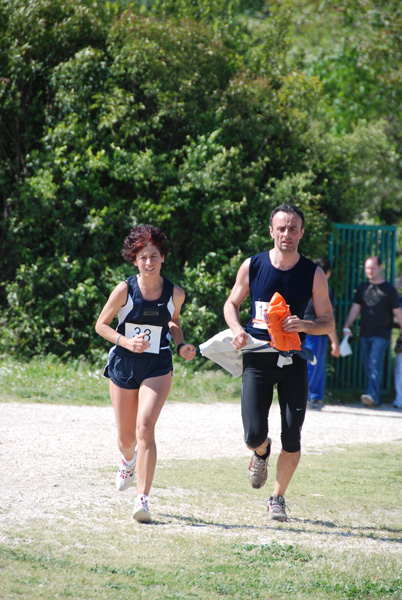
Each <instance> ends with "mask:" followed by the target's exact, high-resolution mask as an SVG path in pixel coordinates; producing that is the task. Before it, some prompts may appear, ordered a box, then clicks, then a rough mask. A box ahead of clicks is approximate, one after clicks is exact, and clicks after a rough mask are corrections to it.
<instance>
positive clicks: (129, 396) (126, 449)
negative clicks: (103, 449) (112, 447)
mask: <svg viewBox="0 0 402 600" xmlns="http://www.w3.org/2000/svg"><path fill="white" fill-rule="evenodd" d="M109 389H110V398H111V400H112V405H113V409H114V415H115V419H116V427H117V446H118V448H119V450H120V452H121V453H122V455H123V456H124V458H125V460H126V461H127V462H130V461H131V460H132V459H133V457H134V451H135V446H136V425H137V411H138V390H126V389H124V388H120V387H117V385H115V384H114V383H113V382H112V381H110V384H109Z"/></svg>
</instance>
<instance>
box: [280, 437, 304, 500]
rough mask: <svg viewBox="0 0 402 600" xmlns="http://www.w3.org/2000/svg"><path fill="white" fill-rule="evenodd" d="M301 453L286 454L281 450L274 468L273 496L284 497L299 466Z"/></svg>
mask: <svg viewBox="0 0 402 600" xmlns="http://www.w3.org/2000/svg"><path fill="white" fill-rule="evenodd" d="M300 455H301V452H300V450H299V451H298V452H286V450H284V449H283V448H282V450H281V453H280V455H279V458H278V463H277V466H276V479H275V485H274V494H277V495H278V496H282V497H284V496H285V493H286V490H287V488H288V485H289V483H290V480H291V479H292V477H293V474H294V472H295V471H296V468H297V465H298V464H299V460H300Z"/></svg>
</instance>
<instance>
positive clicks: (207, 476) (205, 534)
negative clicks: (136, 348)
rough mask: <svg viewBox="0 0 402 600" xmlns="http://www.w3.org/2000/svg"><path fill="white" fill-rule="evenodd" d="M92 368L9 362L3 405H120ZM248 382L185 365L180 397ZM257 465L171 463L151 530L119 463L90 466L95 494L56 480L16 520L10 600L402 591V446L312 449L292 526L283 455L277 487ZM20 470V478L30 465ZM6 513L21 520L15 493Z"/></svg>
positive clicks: (297, 483)
mask: <svg viewBox="0 0 402 600" xmlns="http://www.w3.org/2000/svg"><path fill="white" fill-rule="evenodd" d="M89 373H90V371H89V369H88V368H86V367H85V366H84V365H82V364H80V365H62V364H61V363H58V362H57V361H52V360H51V359H47V360H44V361H32V362H31V363H27V364H21V363H17V362H15V361H12V360H10V359H5V360H3V362H2V364H1V366H0V376H1V378H2V382H3V385H2V390H1V400H2V401H3V402H6V401H10V400H12V401H29V402H52V403H74V404H95V405H102V404H106V403H109V399H108V391H107V382H106V381H105V380H104V379H103V377H102V375H101V373H99V372H96V371H93V372H92V375H89ZM239 387H240V380H233V378H231V377H229V376H227V377H226V376H225V375H224V374H223V373H221V372H215V373H194V374H193V375H192V376H191V377H189V375H188V372H187V371H186V370H185V369H181V367H180V366H178V367H177V368H176V369H175V377H174V386H173V389H172V392H171V395H170V397H171V399H172V400H175V399H179V400H183V401H188V400H194V399H195V400H197V401H199V402H209V401H211V400H212V401H216V400H224V401H232V400H233V401H234V400H236V401H238V398H239ZM0 450H1V445H0ZM247 462H248V461H247V459H244V458H239V459H238V458H234V459H222V458H220V459H218V458H217V459H213V460H192V459H191V452H190V454H189V456H186V457H185V458H184V459H183V460H161V461H158V465H157V469H156V473H155V479H154V485H153V489H152V493H151V509H152V514H153V517H154V522H153V523H152V524H151V525H142V526H141V525H138V524H136V523H134V522H133V521H132V520H131V516H130V513H131V508H132V505H133V501H134V494H135V490H134V488H131V489H130V490H128V491H127V492H125V493H124V494H119V493H117V492H115V490H114V487H113V486H114V470H115V465H100V466H99V465H96V463H94V466H93V467H92V468H91V469H92V470H93V475H92V472H91V474H90V475H88V474H86V475H85V477H84V480H83V484H82V485H84V486H86V487H88V486H90V487H91V490H93V493H91V495H90V497H91V499H93V500H91V501H88V496H89V494H88V493H87V494H86V495H84V494H83V495H82V497H81V496H80V494H79V492H78V494H76V495H74V494H72V495H71V497H70V496H69V497H62V496H58V495H57V494H58V493H57V492H55V491H54V490H53V489H46V485H45V487H44V488H43V492H41V494H43V497H42V495H41V497H39V498H38V506H39V507H40V506H43V507H45V508H43V510H42V509H41V510H37V509H36V507H35V506H33V510H32V512H27V513H26V514H23V515H22V516H20V517H19V520H18V523H15V522H14V521H13V511H12V509H11V510H10V517H9V519H8V520H7V518H3V519H2V522H3V523H4V526H3V528H2V533H1V537H0V599H1V600H17V599H18V600H48V599H49V600H50V599H52V600H53V599H57V598H61V599H68V598H73V599H74V600H90V599H96V600H129V599H130V600H132V599H133V598H134V599H135V600H137V599H138V600H168V599H175V600H177V599H197V600H222V599H228V600H249V599H257V600H271V599H272V600H285V599H286V600H288V599H289V598H291V599H292V600H312V599H313V600H374V599H376V600H377V599H378V600H402V502H401V500H402V442H398V443H393V444H375V443H373V444H370V446H367V447H363V446H361V445H360V446H353V445H352V446H349V445H348V446H346V447H344V448H343V449H342V450H339V451H334V450H333V449H332V450H331V451H329V452H324V453H322V454H306V455H304V456H302V460H301V462H300V465H299V468H298V470H297V472H296V474H295V477H294V478H293V480H292V482H291V485H290V487H289V490H288V494H287V502H288V505H289V508H290V517H291V519H290V521H288V522H287V523H277V524H275V523H274V522H271V521H268V520H267V516H266V501H267V499H268V496H269V493H270V491H271V487H272V479H273V471H274V464H275V457H273V458H272V467H271V470H270V477H269V482H268V484H267V486H266V488H264V489H263V490H252V489H251V488H250V487H249V485H248V482H247V477H246V470H247ZM55 467H57V465H56V466H55ZM7 476H8V477H9V479H8V480H7V481H8V485H13V483H12V482H13V478H15V477H19V478H21V477H22V478H23V477H24V473H10V474H7ZM2 483H3V485H4V482H2ZM69 485H71V486H73V485H76V481H71V482H70V484H69ZM22 489H23V488H22ZM59 494H60V493H59ZM84 496H85V497H84ZM13 497H14V499H15V501H18V498H16V496H15V495H14V496H13ZM43 498H44V499H45V500H44V499H43ZM46 498H49V500H48V506H47V504H46ZM55 498H59V500H58V502H59V504H57V505H54V504H53V505H51V501H52V499H53V502H54V499H55ZM35 509H36V510H35ZM0 511H1V512H2V514H3V517H8V513H7V511H8V508H7V502H5V503H4V505H3V506H1V507H0Z"/></svg>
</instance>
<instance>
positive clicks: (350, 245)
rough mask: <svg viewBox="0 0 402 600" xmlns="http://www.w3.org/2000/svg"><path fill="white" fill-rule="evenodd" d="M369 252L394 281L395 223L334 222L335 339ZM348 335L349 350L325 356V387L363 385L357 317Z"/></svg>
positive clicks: (385, 385)
mask: <svg viewBox="0 0 402 600" xmlns="http://www.w3.org/2000/svg"><path fill="white" fill-rule="evenodd" d="M369 256H378V257H380V258H381V261H382V264H383V275H384V278H385V279H387V280H388V281H390V282H391V283H393V282H394V279H395V261H396V227H394V226H374V225H343V224H336V225H334V230H333V232H332V234H331V238H330V244H329V260H330V261H331V265H332V269H331V278H330V280H329V286H330V288H331V290H332V291H333V293H334V299H335V307H334V308H335V319H336V325H337V331H338V335H339V339H340V340H341V339H342V326H343V323H344V322H345V320H346V317H347V314H348V312H349V308H350V307H351V305H352V302H353V296H354V293H355V291H356V288H357V286H358V285H359V284H360V283H362V282H363V281H364V280H365V276H364V262H365V260H366V258H367V257H369ZM352 329H353V338H349V343H350V346H351V348H352V350H353V354H352V355H350V356H347V357H344V358H338V359H336V358H333V357H332V356H330V357H329V359H328V367H329V368H328V369H327V381H326V385H327V389H341V390H347V389H349V390H353V389H356V390H358V389H363V388H364V385H365V381H364V372H363V361H362V357H361V352H360V344H359V319H358V320H357V322H355V323H354V324H353V326H352ZM382 389H383V392H385V393H387V392H389V391H390V390H391V348H390V349H389V350H388V352H387V354H386V357H385V363H384V372H383V382H382Z"/></svg>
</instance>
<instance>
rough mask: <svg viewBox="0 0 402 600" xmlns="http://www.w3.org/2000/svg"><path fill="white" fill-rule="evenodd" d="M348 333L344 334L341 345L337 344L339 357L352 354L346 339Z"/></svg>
mask: <svg viewBox="0 0 402 600" xmlns="http://www.w3.org/2000/svg"><path fill="white" fill-rule="evenodd" d="M349 335H350V334H349V333H348V334H346V335H345V336H344V338H343V340H342V341H341V343H340V344H339V349H340V351H341V356H349V355H350V354H353V352H352V348H351V347H350V345H349V342H348V339H349Z"/></svg>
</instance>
